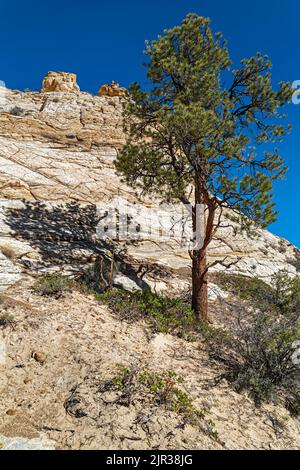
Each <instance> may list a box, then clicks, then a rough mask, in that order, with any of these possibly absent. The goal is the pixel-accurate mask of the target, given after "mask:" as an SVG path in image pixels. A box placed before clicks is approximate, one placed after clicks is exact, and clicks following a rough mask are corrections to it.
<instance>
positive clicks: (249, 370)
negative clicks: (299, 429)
mask: <svg viewBox="0 0 300 470" xmlns="http://www.w3.org/2000/svg"><path fill="white" fill-rule="evenodd" d="M296 340H300V329H299V318H298V315H292V316H288V317H287V316H283V315H280V316H274V315H272V314H266V313H263V312H257V313H255V314H252V315H251V318H248V321H245V320H244V321H242V320H240V321H239V329H238V331H237V334H236V336H235V338H234V339H231V345H230V347H229V348H228V344H227V348H226V349H225V348H222V347H221V345H218V346H217V347H216V348H215V357H216V358H218V359H220V360H221V361H222V362H223V363H224V364H225V366H226V368H227V373H225V377H226V378H227V379H229V381H230V382H231V383H233V385H234V387H235V388H236V389H237V390H238V391H242V390H248V391H249V392H250V394H251V396H252V397H253V398H254V400H255V402H256V404H258V405H259V404H261V403H262V402H264V401H269V400H275V399H277V398H282V397H283V398H284V399H285V400H286V401H288V402H290V403H292V402H294V400H296V401H299V402H300V395H299V392H298V391H297V390H299V388H300V369H299V366H298V365H295V364H293V361H292V355H293V353H294V348H293V343H294V341H296ZM299 410H300V409H299Z"/></svg>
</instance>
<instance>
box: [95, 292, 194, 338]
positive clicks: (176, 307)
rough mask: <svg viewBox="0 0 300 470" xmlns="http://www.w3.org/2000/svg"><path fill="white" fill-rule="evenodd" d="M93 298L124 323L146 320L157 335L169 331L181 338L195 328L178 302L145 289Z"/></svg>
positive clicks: (188, 312) (187, 309)
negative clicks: (117, 315)
mask: <svg viewBox="0 0 300 470" xmlns="http://www.w3.org/2000/svg"><path fill="white" fill-rule="evenodd" d="M96 298H97V299H98V300H99V301H102V302H104V303H107V304H108V305H109V307H110V308H111V309H112V310H113V311H114V312H116V313H118V314H119V315H120V316H121V318H122V319H124V320H127V321H134V320H138V319H141V318H144V319H146V320H148V321H149V322H150V323H151V325H152V327H153V329H154V330H155V331H157V332H163V333H167V332H173V333H177V334H178V335H179V336H181V335H182V334H183V333H184V332H186V333H188V332H189V331H191V330H192V329H193V330H195V328H196V323H197V322H196V320H195V316H194V314H193V311H192V310H191V308H190V307H189V306H188V305H187V304H186V303H185V302H184V301H182V300H181V299H170V298H167V297H161V296H158V295H156V294H153V293H152V292H150V291H149V290H146V291H135V292H129V291H125V290H122V289H111V290H108V291H106V292H105V293H104V294H96Z"/></svg>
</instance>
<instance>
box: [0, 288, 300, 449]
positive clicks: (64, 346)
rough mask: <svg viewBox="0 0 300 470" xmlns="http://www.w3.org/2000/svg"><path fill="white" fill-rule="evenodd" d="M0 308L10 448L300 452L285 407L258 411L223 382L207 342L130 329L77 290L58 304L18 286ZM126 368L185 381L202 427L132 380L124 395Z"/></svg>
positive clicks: (1, 435) (0, 416)
mask: <svg viewBox="0 0 300 470" xmlns="http://www.w3.org/2000/svg"><path fill="white" fill-rule="evenodd" d="M1 305H2V307H1V310H2V311H5V313H6V316H7V318H8V317H9V316H10V318H11V324H8V325H7V326H6V327H5V328H3V327H0V393H1V401H0V446H1V447H2V448H10V447H12V448H50V449H54V448H56V449H83V450H84V449H297V448H299V446H300V421H299V419H296V418H292V417H291V416H290V415H289V413H288V412H287V410H286V409H284V408H283V407H281V405H276V406H275V405H272V404H270V405H263V406H262V407H261V408H256V407H255V405H254V403H253V401H252V400H251V399H250V398H249V397H248V396H247V394H246V393H243V394H238V393H236V392H235V391H234V390H233V389H232V388H231V387H230V385H229V384H228V383H227V381H226V380H225V379H223V380H221V381H219V382H215V379H216V377H218V376H219V375H220V374H221V373H222V368H221V366H220V365H218V364H217V363H215V362H214V361H212V359H211V358H209V355H208V352H207V350H206V347H205V344H204V343H202V342H199V341H196V342H187V341H185V340H183V339H180V338H177V337H174V336H171V335H170V334H163V333H159V334H157V333H153V331H151V329H150V327H149V325H147V323H145V322H144V321H138V322H134V323H128V322H127V321H121V320H120V318H118V317H117V316H116V315H115V314H113V313H112V312H111V311H110V310H109V309H108V308H107V307H106V306H104V305H101V304H99V302H97V301H96V300H95V299H94V298H93V297H92V296H84V295H82V294H80V293H78V292H76V291H74V292H71V293H68V294H65V295H64V296H63V297H60V298H59V299H53V298H46V297H40V296H38V295H36V294H34V293H33V292H32V290H31V289H30V287H29V286H27V287H26V286H24V285H22V286H15V287H13V288H11V289H10V290H8V291H7V293H6V295H5V297H2V304H1ZM212 308H213V306H212ZM222 314H223V315H224V309H223V313H222ZM120 365H122V367H126V368H128V369H129V370H133V371H136V373H139V372H141V371H142V372H143V371H145V369H146V370H148V371H150V372H151V373H152V374H153V375H154V377H158V378H159V377H161V374H164V373H167V374H169V373H171V372H172V371H174V372H176V374H177V375H178V376H181V377H182V381H180V382H179V388H180V389H181V390H182V391H184V393H185V394H186V396H185V397H186V398H187V397H188V398H189V399H192V400H193V406H194V407H195V408H196V409H197V410H200V411H201V415H200V419H199V420H198V421H196V422H195V423H191V422H190V421H189V420H188V419H187V416H186V415H185V414H184V413H182V412H181V411H178V410H177V411H176V410H172V409H170V407H168V406H167V403H164V401H157V397H156V399H155V400H153V397H152V395H151V393H149V390H147V389H146V388H145V387H144V388H143V387H141V386H137V383H136V382H134V381H132V379H131V378H130V377H129V379H128V380H127V382H126V383H125V386H126V387H125V389H124V390H123V389H122V388H116V385H117V384H118V383H121V379H122V377H123V376H124V375H123V374H124V372H122V374H121V375H120ZM122 370H124V369H121V371H122ZM116 377H117V380H116ZM111 381H113V384H112V382H111ZM186 398H185V401H186ZM185 401H182V403H185Z"/></svg>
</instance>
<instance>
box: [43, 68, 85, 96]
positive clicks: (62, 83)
mask: <svg viewBox="0 0 300 470" xmlns="http://www.w3.org/2000/svg"><path fill="white" fill-rule="evenodd" d="M53 91H60V92H64V93H77V92H79V91H80V88H79V86H78V85H77V75H76V74H75V73H66V72H48V73H47V75H46V77H45V78H44V80H43V84H42V92H43V93H49V92H53Z"/></svg>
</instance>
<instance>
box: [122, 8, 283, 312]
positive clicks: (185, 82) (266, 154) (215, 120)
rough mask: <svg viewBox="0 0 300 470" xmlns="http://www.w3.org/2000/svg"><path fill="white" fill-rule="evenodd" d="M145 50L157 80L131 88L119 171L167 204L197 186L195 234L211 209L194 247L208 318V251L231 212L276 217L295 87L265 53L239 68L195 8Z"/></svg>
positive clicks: (257, 218)
mask: <svg viewBox="0 0 300 470" xmlns="http://www.w3.org/2000/svg"><path fill="white" fill-rule="evenodd" d="M145 52H146V55H147V57H148V60H147V64H146V67H147V77H148V79H149V80H150V83H151V86H150V87H149V89H148V90H143V89H142V87H141V86H140V85H139V84H137V83H133V84H132V85H131V86H130V88H129V90H128V98H127V100H126V104H125V108H124V122H125V130H126V132H127V136H128V138H127V142H126V145H125V146H124V148H123V149H122V151H121V152H120V153H119V155H118V157H117V160H116V168H117V171H118V172H119V173H120V174H122V175H123V176H124V179H125V181H126V182H127V183H128V184H129V185H131V186H133V187H135V188H138V189H141V190H142V192H143V193H147V194H149V195H151V194H152V195H156V196H157V195H159V196H160V198H161V200H163V201H168V202H171V201H172V202H174V201H181V202H183V203H189V197H188V192H189V189H190V188H191V186H192V187H193V188H194V191H193V194H194V195H193V201H192V217H193V227H194V232H196V231H197V230H198V227H197V217H196V212H197V210H196V209H197V205H202V207H204V208H205V210H204V220H203V224H204V237H203V243H202V244H201V246H197V245H196V246H195V247H194V249H193V252H192V289H193V296H192V299H193V300H192V307H193V309H194V312H195V314H196V315H197V316H198V317H199V319H202V320H204V321H205V320H207V319H208V300H207V299H208V293H207V282H208V270H209V268H210V267H211V264H209V263H208V261H207V248H208V246H209V244H210V242H211V241H212V239H213V237H214V236H215V235H216V232H217V230H218V228H219V227H220V226H222V220H223V212H224V210H225V211H226V209H230V210H231V212H232V213H233V214H235V216H236V218H237V219H238V220H239V223H240V224H241V227H242V228H247V227H248V228H249V226H250V224H251V225H252V226H253V225H254V224H255V227H266V226H267V225H268V224H270V223H272V222H273V221H274V220H275V217H276V211H275V209H274V202H273V200H272V197H273V196H272V187H273V181H274V180H276V179H279V178H281V177H282V176H283V175H284V174H285V171H286V167H285V166H284V162H283V158H282V157H281V156H280V155H279V153H278V150H277V148H276V147H275V145H276V141H278V140H279V141H281V140H282V137H283V136H284V135H285V134H287V132H288V131H289V130H290V126H284V125H283V124H282V122H281V121H280V119H282V118H284V117H285V115H284V114H282V112H281V108H282V107H283V106H284V105H286V103H287V102H288V101H289V100H290V99H291V96H292V89H291V85H290V84H289V83H285V82H281V83H279V85H278V86H277V88H276V89H275V88H274V87H273V85H272V82H271V72H270V70H271V62H270V60H269V58H268V57H267V56H262V55H261V54H260V53H257V54H256V55H255V56H253V57H250V58H248V59H244V60H242V61H241V64H240V66H239V68H237V69H235V70H234V69H232V63H231V61H230V57H229V52H228V49H227V43H226V41H225V40H224V39H223V36H222V34H221V33H217V34H214V33H213V32H212V30H211V28H210V20H209V19H208V18H203V17H200V16H197V15H195V14H189V15H188V16H187V17H186V18H185V19H184V20H183V21H182V23H181V24H180V25H179V26H176V27H174V28H172V29H170V30H166V31H164V34H163V35H161V36H159V37H158V39H157V40H154V41H152V42H147V44H146V51H145ZM259 146H260V149H259V150H260V151H259V152H258V150H257V149H258V147H259ZM220 262H222V260H221V261H220ZM223 264H224V265H225V264H226V263H225V260H223Z"/></svg>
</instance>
